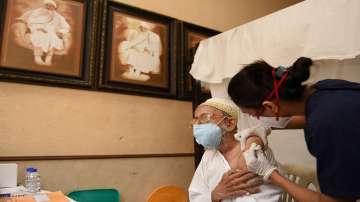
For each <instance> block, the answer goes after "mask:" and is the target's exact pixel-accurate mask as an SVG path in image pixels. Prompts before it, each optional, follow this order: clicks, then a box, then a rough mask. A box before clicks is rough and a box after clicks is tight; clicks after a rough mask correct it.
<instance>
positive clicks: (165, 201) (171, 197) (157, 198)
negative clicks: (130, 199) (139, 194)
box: [147, 185, 189, 202]
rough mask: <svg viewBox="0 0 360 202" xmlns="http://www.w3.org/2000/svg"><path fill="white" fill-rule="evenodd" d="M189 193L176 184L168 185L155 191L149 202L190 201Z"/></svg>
mask: <svg viewBox="0 0 360 202" xmlns="http://www.w3.org/2000/svg"><path fill="white" fill-rule="evenodd" d="M188 201H189V199H188V193H187V191H185V190H184V189H183V188H181V187H178V186H175V185H166V186H161V187H159V188H157V189H156V190H155V191H153V192H152V193H151V194H150V195H149V197H148V199H147V202H188Z"/></svg>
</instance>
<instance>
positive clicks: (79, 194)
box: [68, 189, 120, 202]
mask: <svg viewBox="0 0 360 202" xmlns="http://www.w3.org/2000/svg"><path fill="white" fill-rule="evenodd" d="M68 197H69V198H71V199H74V200H75V201H77V202H100V201H101V202H120V194H119V192H118V191H117V190H116V189H89V190H79V191H72V192H70V193H68Z"/></svg>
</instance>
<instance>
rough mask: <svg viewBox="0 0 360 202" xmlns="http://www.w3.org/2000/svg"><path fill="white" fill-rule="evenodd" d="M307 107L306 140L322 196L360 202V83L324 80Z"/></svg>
mask: <svg viewBox="0 0 360 202" xmlns="http://www.w3.org/2000/svg"><path fill="white" fill-rule="evenodd" d="M313 87H314V88H315V89H316V90H315V92H314V93H313V94H312V95H310V97H309V98H308V100H307V103H306V109H305V110H306V111H305V113H306V126H305V129H304V130H305V140H306V143H307V147H308V149H309V151H310V153H311V154H312V155H313V156H314V157H316V160H317V162H316V163H317V175H318V180H319V183H320V188H321V192H322V193H324V194H326V195H328V196H332V197H335V198H340V199H352V200H354V199H359V198H360V83H353V82H349V81H344V80H332V79H329V80H322V81H319V82H318V83H316V84H315V85H314V86H313Z"/></svg>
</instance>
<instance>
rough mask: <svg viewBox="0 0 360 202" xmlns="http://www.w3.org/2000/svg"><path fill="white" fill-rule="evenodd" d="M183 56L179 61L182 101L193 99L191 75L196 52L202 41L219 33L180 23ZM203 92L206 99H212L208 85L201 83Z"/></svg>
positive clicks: (179, 93)
mask: <svg viewBox="0 0 360 202" xmlns="http://www.w3.org/2000/svg"><path fill="white" fill-rule="evenodd" d="M179 26H180V29H179V30H180V32H181V34H180V38H181V39H180V41H181V44H179V45H180V46H181V49H180V51H181V53H180V54H179V55H181V56H182V57H180V58H179V59H180V61H178V64H179V68H178V97H179V98H180V99H191V97H192V88H193V87H192V83H193V82H192V77H191V75H190V74H189V72H190V69H191V64H192V63H193V61H194V56H195V52H196V50H197V47H198V45H199V43H200V41H201V40H204V39H207V38H209V37H211V36H214V35H216V34H219V33H220V32H219V31H216V30H212V29H209V28H205V27H201V26H198V25H194V24H190V23H186V22H182V23H180V25H179ZM201 92H202V94H204V96H205V97H210V89H209V86H208V84H206V83H204V82H202V83H201Z"/></svg>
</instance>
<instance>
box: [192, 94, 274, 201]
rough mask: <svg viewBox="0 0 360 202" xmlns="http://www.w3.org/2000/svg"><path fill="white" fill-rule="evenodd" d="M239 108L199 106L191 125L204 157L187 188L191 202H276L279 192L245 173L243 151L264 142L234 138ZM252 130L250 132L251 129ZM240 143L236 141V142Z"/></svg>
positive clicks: (214, 101)
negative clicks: (241, 142) (254, 144)
mask: <svg viewBox="0 0 360 202" xmlns="http://www.w3.org/2000/svg"><path fill="white" fill-rule="evenodd" d="M237 117H238V108H237V107H236V106H235V105H233V104H232V103H230V102H229V101H227V100H224V99H219V98H211V99H208V100H207V101H206V102H204V103H202V104H201V105H199V106H198V107H197V108H196V110H195V117H194V119H193V121H192V125H193V132H194V137H195V138H196V141H197V142H198V143H199V144H201V145H202V146H204V147H205V153H204V155H203V157H202V159H201V162H200V164H199V166H198V168H197V169H196V171H195V174H194V177H193V179H192V182H191V184H190V187H189V198H190V202H211V201H212V202H220V201H222V202H230V201H231V202H250V201H251V202H255V201H256V202H260V201H267V202H277V201H278V200H279V197H280V194H281V189H280V188H278V187H276V186H274V185H272V184H269V183H266V182H265V183H264V184H263V180H262V179H261V178H259V177H258V176H257V175H255V174H254V173H251V172H249V171H247V165H246V161H245V158H244V155H243V150H246V149H247V148H249V147H250V145H251V144H252V143H257V144H259V145H263V138H259V137H257V136H252V137H250V136H249V135H248V134H245V135H244V136H247V137H246V138H245V141H246V142H244V143H243V144H240V143H239V140H240V139H244V137H236V135H237V136H239V134H237ZM252 130H253V129H252ZM238 139H239V140H238ZM241 145H244V146H242V147H245V148H241Z"/></svg>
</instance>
